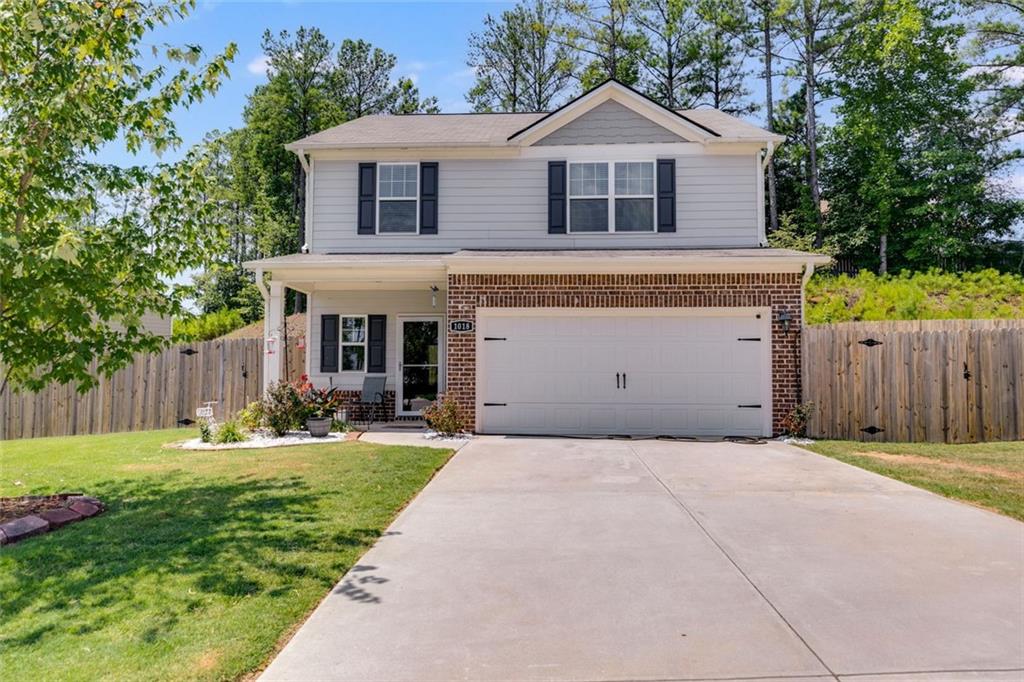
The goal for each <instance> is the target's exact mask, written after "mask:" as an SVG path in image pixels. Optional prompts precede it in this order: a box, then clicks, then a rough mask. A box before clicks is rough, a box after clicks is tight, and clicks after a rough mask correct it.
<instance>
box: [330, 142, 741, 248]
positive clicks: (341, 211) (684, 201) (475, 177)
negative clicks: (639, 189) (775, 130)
mask: <svg viewBox="0 0 1024 682" xmlns="http://www.w3.org/2000/svg"><path fill="white" fill-rule="evenodd" d="M367 158H368V159H371V158H372V153H368V155H367ZM675 158H676V181H677V188H676V219H677V231H676V232H674V233H665V234H650V233H647V234H626V233H620V234H592V235H583V234H568V235H549V234H548V233H547V161H546V160H543V159H453V160H441V161H440V167H439V170H440V182H439V202H438V223H439V227H438V232H439V234H437V235H372V236H367V235H358V234H357V233H356V211H357V204H356V199H357V177H356V176H357V169H358V163H357V162H355V161H341V160H319V161H317V165H316V171H315V173H314V180H313V183H314V187H315V191H314V193H313V196H314V210H313V225H312V235H311V239H310V245H311V249H312V251H313V252H314V253H359V252H363V253H367V252H371V253H372V252H396V253H401V252H424V251H428V252H429V251H434V252H447V251H457V250H459V249H500V248H509V249H531V248H534V249H564V248H570V249H571V248H659V247H676V248H715V247H723V248H724V247H743V246H757V245H758V244H757V238H758V237H757V235H758V229H757V228H758V225H757V214H758V212H757V177H756V173H754V171H753V168H754V165H753V164H752V159H751V156H750V155H738V156H731V155H711V154H691V155H684V156H677V157H675Z"/></svg>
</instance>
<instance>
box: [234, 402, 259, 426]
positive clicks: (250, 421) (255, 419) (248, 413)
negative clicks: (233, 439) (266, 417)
mask: <svg viewBox="0 0 1024 682" xmlns="http://www.w3.org/2000/svg"><path fill="white" fill-rule="evenodd" d="M238 421H239V422H241V424H242V426H243V427H245V428H247V429H249V430H250V431H253V430H255V429H258V428H260V427H261V426H263V403H262V402H260V401H259V400H254V401H252V402H251V403H249V404H248V405H246V406H245V407H243V408H242V409H241V410H239V411H238Z"/></svg>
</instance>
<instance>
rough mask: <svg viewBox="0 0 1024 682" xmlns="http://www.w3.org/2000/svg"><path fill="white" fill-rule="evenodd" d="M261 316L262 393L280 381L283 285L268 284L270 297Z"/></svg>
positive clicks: (272, 282)
mask: <svg viewBox="0 0 1024 682" xmlns="http://www.w3.org/2000/svg"><path fill="white" fill-rule="evenodd" d="M264 312H265V314H264V316H263V319H264V323H263V329H264V334H263V391H264V392H266V390H267V388H268V387H269V386H270V384H272V383H274V382H277V381H280V380H281V363H282V360H281V356H282V354H283V353H284V352H285V348H284V345H283V343H282V341H281V337H282V332H283V331H284V283H283V282H274V281H271V282H270V297H269V298H268V299H267V304H266V309H265V311H264Z"/></svg>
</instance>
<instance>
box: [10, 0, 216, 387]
mask: <svg viewBox="0 0 1024 682" xmlns="http://www.w3.org/2000/svg"><path fill="white" fill-rule="evenodd" d="M192 6H193V3H192V2H187V1H180V2H172V3H167V2H161V3H156V2H152V3H151V2H138V1H128V0H125V1H117V0H115V1H113V2H104V3H98V2H97V3H79V2H37V1H30V0H10V1H9V2H7V3H6V4H5V5H4V7H3V9H2V10H0V112H2V115H0V148H2V152H0V364H2V365H3V367H4V375H3V377H2V378H0V392H2V391H3V390H5V389H6V387H7V385H8V383H11V384H13V385H15V386H17V387H25V388H29V389H39V388H41V387H42V386H44V385H45V384H46V383H47V382H50V381H59V382H64V383H68V382H76V383H77V384H78V386H79V388H81V389H85V388H88V387H90V386H92V385H95V383H96V377H94V376H92V375H91V373H90V363H92V362H93V361H95V362H96V365H97V367H98V370H99V372H100V373H103V374H110V373H112V372H113V371H115V370H117V369H118V368H120V367H122V366H124V365H125V364H126V363H128V362H129V361H130V360H131V358H132V355H133V354H134V353H136V352H140V351H146V350H155V349H158V348H160V347H161V346H162V345H163V344H164V343H165V341H164V340H163V339H161V338H159V337H154V336H153V335H152V334H150V333H148V332H147V331H145V330H144V329H143V328H142V326H141V324H140V319H141V317H142V315H143V314H145V313H147V312H155V313H159V314H162V315H176V314H178V313H180V312H181V310H182V300H183V298H184V295H185V292H184V289H183V287H180V286H174V285H171V284H169V282H170V281H172V280H173V279H174V278H176V277H178V276H180V275H181V274H182V273H184V272H186V271H188V270H192V269H195V268H201V267H203V266H205V265H206V264H208V263H209V262H210V261H211V260H213V259H215V258H216V257H217V255H218V254H219V253H220V252H221V251H222V249H223V246H224V239H223V229H222V226H221V225H219V224H217V223H216V222H215V221H214V220H211V219H209V218H210V216H211V213H210V210H209V204H208V203H207V201H206V198H207V192H208V188H207V185H206V175H205V167H206V165H207V163H208V162H209V159H208V157H207V156H206V154H205V153H204V151H203V150H201V149H200V150H194V151H192V152H189V153H188V154H187V155H186V156H185V158H184V159H182V160H181V161H180V162H177V163H159V164H156V165H154V166H152V167H141V166H135V167H130V168H118V167H111V166H106V165H102V164H99V163H96V162H95V161H94V160H93V159H94V158H95V154H96V152H97V151H98V150H99V149H100V148H101V147H103V146H104V145H108V144H114V143H122V142H123V144H124V145H125V147H126V148H127V150H128V151H130V152H132V153H135V152H138V151H140V150H142V149H144V148H150V149H152V150H154V151H155V152H157V153H160V152H166V151H168V150H171V149H173V148H175V147H177V146H178V145H180V143H181V139H180V137H179V136H178V133H177V129H176V127H175V124H174V121H173V119H172V118H171V116H170V112H172V111H174V110H175V109H176V108H179V107H182V108H185V107H188V106H189V105H191V104H193V103H195V102H198V101H200V100H202V99H203V98H204V97H206V96H207V95H208V94H210V93H212V92H215V91H216V90H217V88H218V86H219V85H220V82H221V80H222V79H223V78H224V77H225V75H226V74H227V65H228V62H229V61H230V60H231V58H232V57H233V55H234V53H235V48H234V46H233V45H229V46H228V47H227V48H226V50H225V51H224V53H222V54H220V55H216V56H214V57H213V58H212V59H211V60H210V61H208V62H207V63H205V64H202V65H199V60H200V59H202V57H203V55H202V51H201V50H200V48H198V47H194V46H188V47H185V48H176V47H167V48H163V49H159V50H158V49H156V48H152V49H151V48H149V47H148V46H147V47H146V51H147V53H148V52H151V51H152V52H155V53H156V54H154V55H152V56H156V57H161V60H160V63H159V64H157V65H156V66H146V63H147V62H148V60H149V59H150V58H151V55H149V54H147V56H146V59H144V58H143V55H142V52H141V50H142V48H143V46H144V45H145V42H144V41H145V40H146V38H147V34H148V33H149V32H150V31H151V30H153V29H154V28H156V27H158V26H161V25H165V24H169V23H171V22H173V21H176V20H178V19H181V18H183V17H184V16H185V15H186V14H187V13H188V11H189V10H190V9H191V8H192Z"/></svg>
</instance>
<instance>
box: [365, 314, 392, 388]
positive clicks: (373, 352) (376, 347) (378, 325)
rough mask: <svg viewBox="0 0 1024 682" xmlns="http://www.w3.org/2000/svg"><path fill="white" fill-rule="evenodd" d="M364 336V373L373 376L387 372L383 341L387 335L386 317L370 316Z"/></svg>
mask: <svg viewBox="0 0 1024 682" xmlns="http://www.w3.org/2000/svg"><path fill="white" fill-rule="evenodd" d="M367 326H368V327H369V332H368V333H367V335H366V356H367V358H366V371H367V372H370V373H373V374H383V373H385V372H387V366H386V365H385V358H384V340H385V337H386V334H387V328H388V317H387V315H370V316H369V318H368V322H367Z"/></svg>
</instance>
